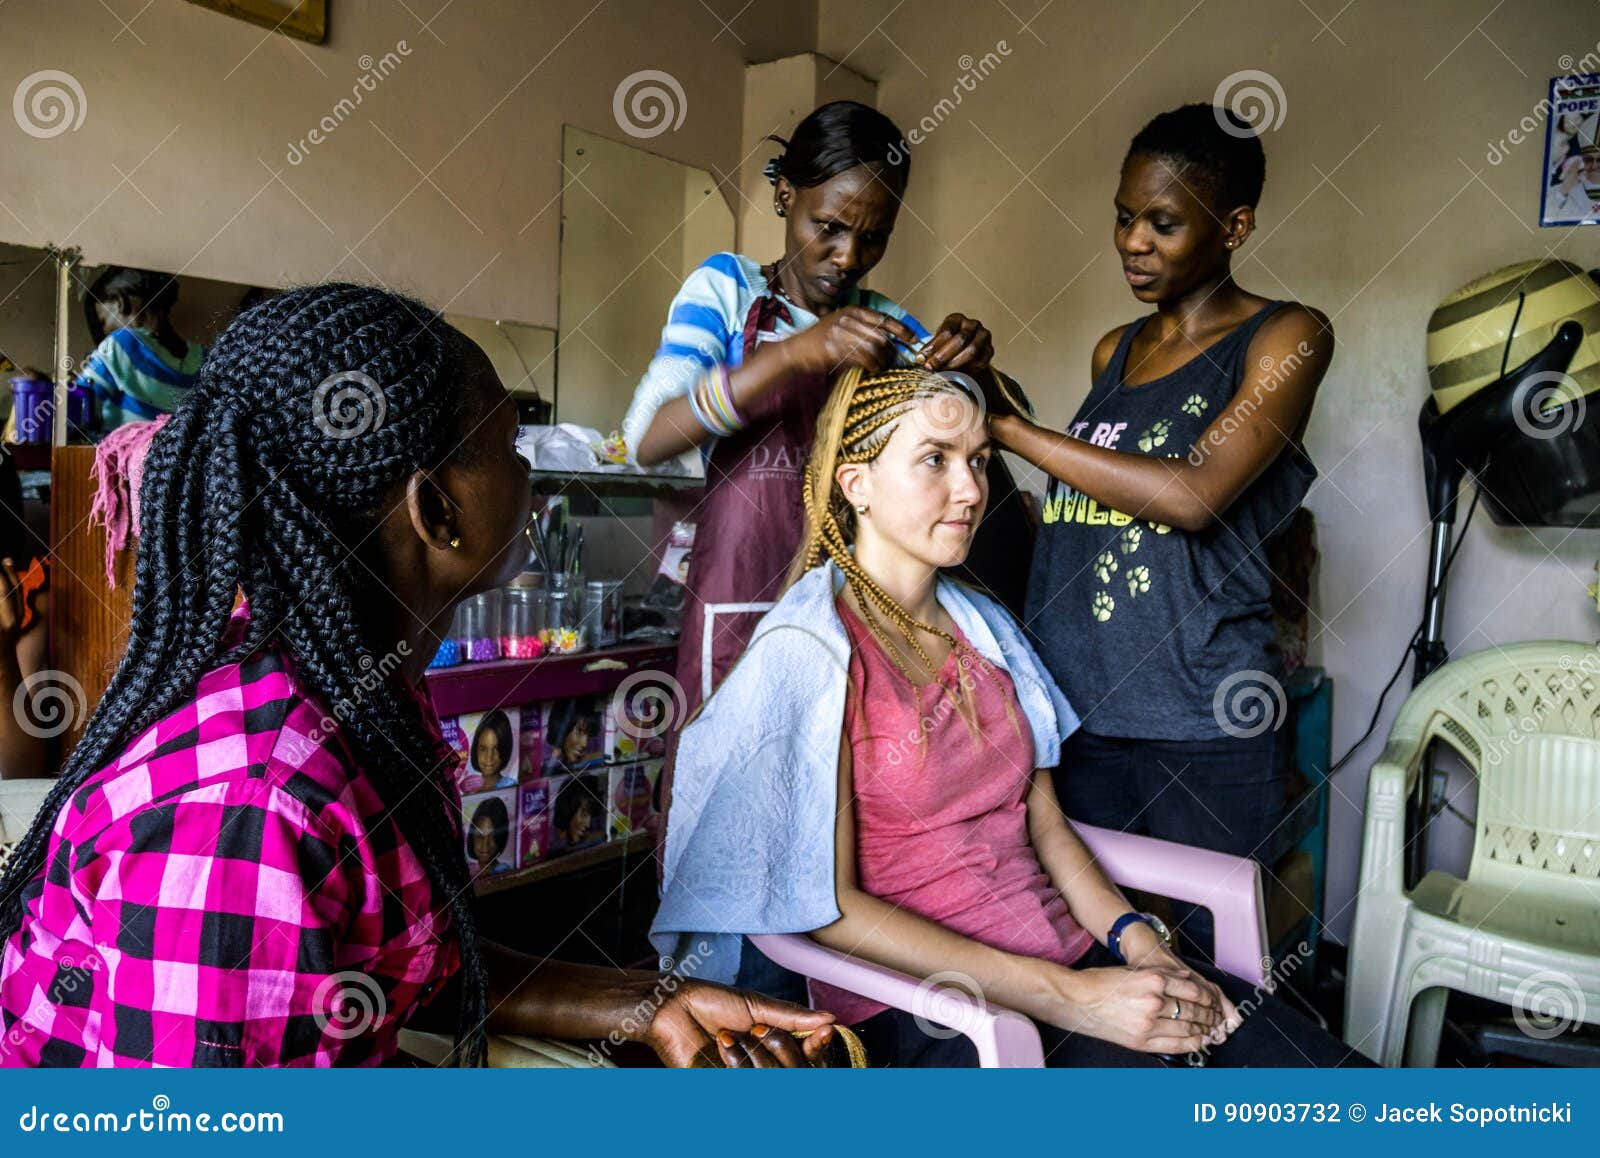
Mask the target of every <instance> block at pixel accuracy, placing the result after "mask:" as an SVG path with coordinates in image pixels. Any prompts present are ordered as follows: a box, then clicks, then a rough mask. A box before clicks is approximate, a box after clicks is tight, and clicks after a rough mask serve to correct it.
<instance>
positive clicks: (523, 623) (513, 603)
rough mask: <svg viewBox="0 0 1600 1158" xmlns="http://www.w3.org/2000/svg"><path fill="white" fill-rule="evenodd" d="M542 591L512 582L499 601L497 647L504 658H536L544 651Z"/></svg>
mask: <svg viewBox="0 0 1600 1158" xmlns="http://www.w3.org/2000/svg"><path fill="white" fill-rule="evenodd" d="M544 618H545V592H544V588H542V587H532V586H523V585H521V584H517V583H513V584H512V585H511V586H509V587H507V588H505V590H504V594H503V600H502V602H501V605H500V651H501V653H502V654H504V655H505V657H506V658H507V659H538V658H539V656H541V655H543V654H544V650H545V645H544V640H543V639H542V638H541V635H542V633H543V631H544Z"/></svg>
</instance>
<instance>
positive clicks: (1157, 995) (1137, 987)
mask: <svg viewBox="0 0 1600 1158" xmlns="http://www.w3.org/2000/svg"><path fill="white" fill-rule="evenodd" d="M1052 979H1053V982H1054V984H1053V988H1054V989H1055V990H1056V993H1055V995H1054V997H1055V1000H1053V1001H1052V1002H1051V1006H1052V1008H1051V1010H1050V1011H1049V1012H1048V1013H1047V1014H1046V1016H1045V1017H1044V1018H1043V1020H1045V1021H1048V1022H1050V1024H1052V1025H1055V1026H1057V1027H1059V1028H1061V1029H1065V1030H1067V1031H1069V1032H1071V1033H1086V1034H1088V1035H1089V1036H1090V1037H1097V1038H1100V1039H1101V1040H1102V1041H1109V1042H1111V1043H1112V1044H1114V1045H1120V1046H1124V1047H1126V1048H1127V1049H1133V1050H1139V1051H1141V1052H1143V1053H1162V1054H1184V1053H1193V1052H1195V1051H1196V1050H1200V1049H1203V1048H1204V1047H1205V1046H1206V1045H1207V1044H1213V1045H1214V1044H1216V1043H1217V1042H1218V1041H1220V1040H1221V1039H1220V1038H1219V1037H1218V1036H1217V1034H1218V1033H1219V1032H1220V1033H1224V1034H1225V1033H1226V1031H1225V1030H1224V1029H1223V1028H1222V1026H1223V1013H1222V1010H1221V1009H1220V1008H1219V1006H1218V1004H1217V998H1218V997H1219V996H1220V994H1219V993H1218V991H1217V989H1216V987H1215V986H1214V985H1211V984H1210V982H1208V981H1206V979H1205V978H1203V977H1201V976H1199V975H1198V974H1196V973H1194V972H1193V971H1192V970H1190V969H1188V968H1186V967H1182V966H1180V967H1179V968H1177V969H1173V968H1169V967H1165V966H1163V967H1161V968H1154V967H1151V968H1141V969H1133V968H1129V967H1127V966H1121V965H1118V966H1112V967H1110V968H1104V969H1068V968H1066V967H1065V966H1054V967H1053V968H1052ZM1224 1000H1226V999H1225V998H1224ZM1175 1003H1176V1004H1175ZM1230 1008H1231V1007H1230ZM1174 1012H1177V1013H1178V1014H1179V1016H1178V1017H1177V1018H1173V1017H1172V1014H1173V1013H1174Z"/></svg>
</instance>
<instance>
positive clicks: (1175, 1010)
mask: <svg viewBox="0 0 1600 1158" xmlns="http://www.w3.org/2000/svg"><path fill="white" fill-rule="evenodd" d="M1182 1016H1183V1002H1181V1001H1179V1000H1178V999H1177V998H1176V997H1174V998H1173V999H1172V1012H1171V1013H1169V1014H1167V1017H1168V1018H1169V1019H1170V1020H1172V1021H1177V1020H1178V1019H1179V1018H1181V1017H1182Z"/></svg>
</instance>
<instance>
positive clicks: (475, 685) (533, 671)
mask: <svg viewBox="0 0 1600 1158" xmlns="http://www.w3.org/2000/svg"><path fill="white" fill-rule="evenodd" d="M677 655H678V649H677V646H676V645H675V644H672V645H667V646H662V645H660V644H642V645H632V646H627V647H613V648H606V649H604V650H601V651H582V652H577V653H575V654H573V655H554V656H541V657H540V658H538V659H501V660H492V661H490V662H488V663H464V664H459V665H457V666H456V667H446V668H434V669H433V670H432V671H430V672H428V673H427V681H428V692H429V694H430V695H431V696H432V697H433V706H434V710H435V711H437V712H438V713H439V714H440V715H441V716H457V715H460V714H462V713H463V712H484V711H488V710H489V709H490V708H499V707H510V706H512V705H516V704H531V703H537V702H538V701H541V700H554V699H560V698H561V697H563V696H587V695H593V694H595V693H597V692H609V691H612V690H614V689H615V688H616V687H617V685H619V684H620V683H622V681H623V680H625V679H627V678H628V676H630V675H632V674H633V673H634V672H639V671H660V672H667V673H670V672H671V671H672V669H673V668H674V666H676V664H677Z"/></svg>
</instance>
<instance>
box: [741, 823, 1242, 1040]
mask: <svg viewBox="0 0 1600 1158" xmlns="http://www.w3.org/2000/svg"><path fill="white" fill-rule="evenodd" d="M1073 828H1075V829H1076V830H1077V832H1078V835H1079V836H1080V837H1082V838H1083V842H1084V844H1086V845H1088V846H1089V851H1090V852H1092V853H1093V854H1094V856H1095V859H1096V860H1098V861H1099V862H1100V865H1101V867H1102V868H1104V869H1105V870H1106V873H1107V875H1109V876H1110V877H1111V879H1112V880H1114V881H1116V882H1117V883H1118V884H1120V885H1126V886H1128V887H1129V888H1135V889H1142V890H1144V891H1145V892H1148V893H1156V894H1158V895H1160V896H1164V897H1171V898H1173V899H1174V900H1179V901H1188V902H1189V903H1190V904H1194V905H1203V906H1205V907H1206V908H1208V909H1210V910H1211V914H1212V918H1213V923H1214V926H1215V929H1216V934H1215V935H1216V946H1215V948H1216V959H1217V965H1218V967H1219V968H1221V969H1223V970H1224V971H1225V972H1228V973H1231V974H1233V975H1234V976H1235V977H1238V978H1239V979H1240V980H1243V981H1248V982H1250V983H1251V984H1252V985H1265V984H1266V982H1267V977H1268V973H1269V972H1270V970H1271V968H1272V961H1271V959H1270V958H1269V957H1268V956H1267V924H1266V916H1265V911H1264V907H1263V905H1262V900H1261V867H1260V866H1259V865H1257V864H1256V862H1255V861H1253V860H1250V859H1248V858H1246V857H1237V856H1229V855H1227V854H1226V853H1220V852H1211V851H1209V850H1207V849H1203V848H1191V847H1189V846H1188V845H1184V844H1173V843H1171V842H1170V841H1165V840H1156V839H1154V838H1153V837H1148V836H1135V835H1133V834H1132V833H1126V832H1117V831H1115V830H1113V829H1109V828H1095V827H1094V826H1092V825H1087V824H1076V823H1075V824H1073ZM750 940H751V941H752V942H753V943H754V944H755V946H756V947H757V948H758V949H760V950H761V951H762V952H763V953H765V954H766V955H767V956H768V957H770V958H772V960H773V961H775V962H777V963H778V964H779V965H781V966H783V967H784V968H785V969H790V970H793V971H794V972H796V973H799V974H801V975H802V976H804V977H807V978H810V979H811V980H812V981H824V982H827V983H828V984H829V985H835V986H837V987H839V988H840V989H845V990H848V991H850V992H851V993H859V994H860V995H861V996H863V997H867V998H870V999H871V1000H873V1001H881V1002H883V1003H884V1004H885V1005H891V1006H893V1007H894V1008H896V1009H904V1010H906V1011H908V1012H910V1013H914V1014H917V1015H918V1016H921V1017H927V1018H929V1019H930V1020H934V1021H937V1022H938V1023H940V1024H941V1025H948V1026H949V1027H950V1028H951V1029H954V1030H956V1031H957V1032H959V1033H961V1034H962V1035H964V1036H965V1037H968V1038H971V1039H972V1043H973V1044H974V1045H975V1046H977V1047H978V1064H979V1065H980V1066H984V1067H987V1068H1013V1069H1038V1068H1040V1067H1042V1066H1043V1065H1044V1048H1043V1046H1042V1045H1041V1044H1040V1041H1039V1030H1038V1029H1037V1027H1035V1026H1034V1024H1033V1022H1032V1021H1031V1020H1030V1019H1028V1018H1027V1017H1025V1016H1023V1015H1022V1014H1020V1013H1016V1012H1014V1011H1012V1010H1009V1009H1000V1008H998V1007H996V1006H993V1005H990V1004H988V1003H987V1002H984V1001H980V1000H978V999H977V998H975V997H973V996H971V995H969V994H967V993H964V992H962V991H961V990H959V989H958V988H956V987H954V986H943V987H940V988H938V989H935V988H934V987H931V986H929V985H928V984H927V982H926V981H923V980H919V979H918V978H916V977H911V976H908V975H906V974H904V973H897V972H895V971H894V970H893V969H885V968H883V967H882V966H881V965H873V964H871V963H869V962H866V961H859V960H857V959H856V958H854V957H850V956H847V955H846V954H844V953H837V952H835V951H834V950H832V949H828V948H824V947H823V946H822V945H819V944H818V943H817V942H816V941H813V940H812V939H811V938H810V937H808V936H806V935H804V934H802V933H766V934H760V935H752V936H751V938H750Z"/></svg>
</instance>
